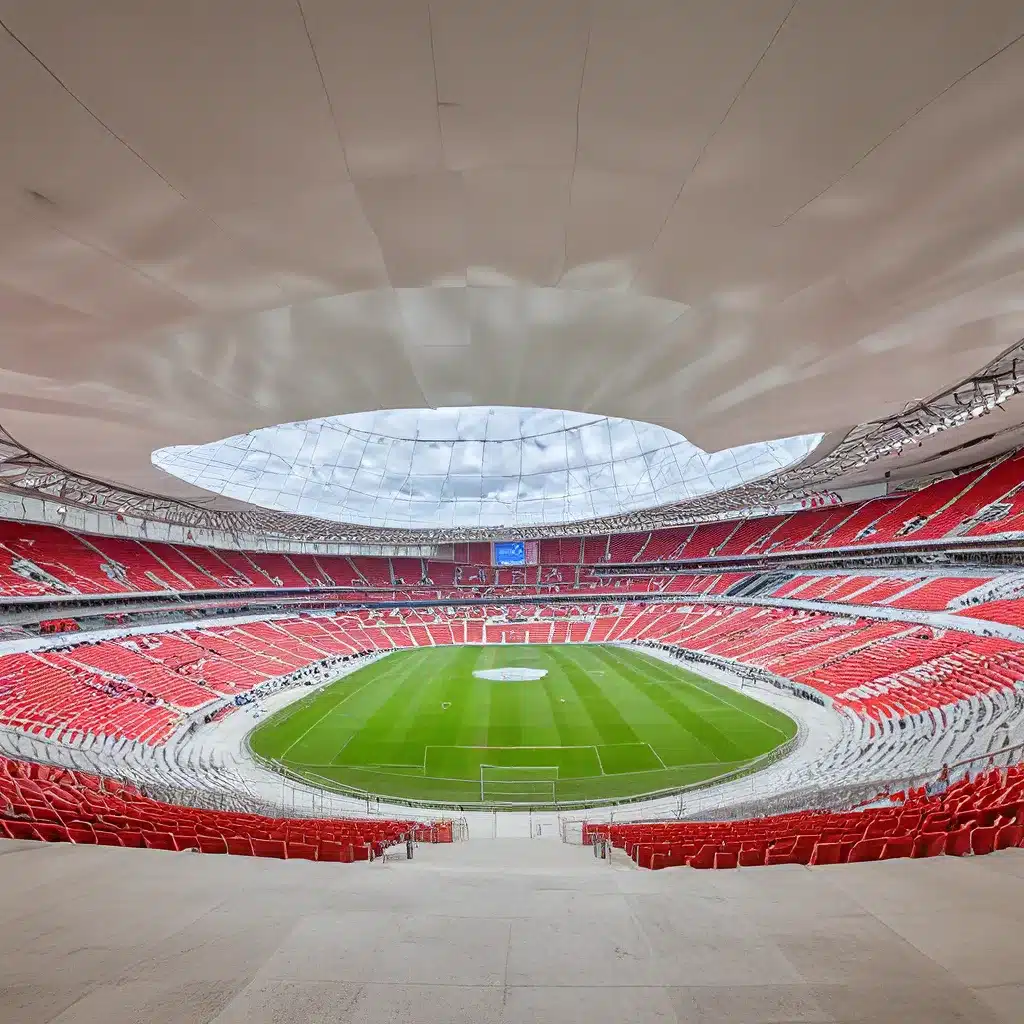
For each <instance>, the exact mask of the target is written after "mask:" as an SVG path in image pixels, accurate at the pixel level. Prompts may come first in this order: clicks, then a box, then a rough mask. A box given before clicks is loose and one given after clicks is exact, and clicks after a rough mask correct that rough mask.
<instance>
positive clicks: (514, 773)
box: [480, 764, 558, 804]
mask: <svg viewBox="0 0 1024 1024" xmlns="http://www.w3.org/2000/svg"><path fill="white" fill-rule="evenodd" d="M557 785H558V766H557V765H537V766H531V767H529V768H509V767H505V766H503V765H493V764H482V765H480V802H481V803H485V804H554V803H557V802H558V801H557V797H556V792H555V790H556V786H557Z"/></svg>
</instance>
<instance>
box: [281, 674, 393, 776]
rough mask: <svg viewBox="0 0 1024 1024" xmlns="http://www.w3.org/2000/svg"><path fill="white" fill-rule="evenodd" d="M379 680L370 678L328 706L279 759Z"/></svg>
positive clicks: (348, 740)
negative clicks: (329, 716) (346, 703)
mask: <svg viewBox="0 0 1024 1024" xmlns="http://www.w3.org/2000/svg"><path fill="white" fill-rule="evenodd" d="M377 681H378V680H376V679H368V680H367V681H366V682H365V683H363V685H362V686H360V687H358V688H357V689H355V690H353V691H352V692H351V693H350V694H349V695H348V696H347V697H342V699H341V700H339V701H338V703H337V704H335V705H333V707H330V708H328V709H327V710H326V711H325V712H324V713H323V714H322V715H321V716H320V717H319V718H318V719H317V720H316V721H315V722H314V723H313V724H312V725H311V726H310V727H309V728H308V729H307V730H306V731H305V732H304V733H303V734H302V735H301V736H299V737H298V738H297V739H296V740H295V742H294V743H291V744H289V745H288V747H287V748H286V749H285V750H283V751H282V752H281V756H280V757H278V761H284V759H285V757H287V755H288V751H289V750H291V749H292V747H294V746H295V744H296V743H298V742H299V741H300V740H304V739H305V738H306V736H307V735H308V734H309V733H311V732H312V731H313V730H314V729H315V728H316V727H317V726H318V725H319V724H320V723H321V722H322V721H323V720H324V719H325V718H326V717H327V716H328V715H333V714H334V712H335V711H337V710H338V708H340V707H341V705H342V704H344V703H345V702H346V701H349V700H351V699H352V698H353V697H354V696H355V695H356V694H357V693H361V692H362V691H363V690H365V689H366V688H367V687H368V686H369V685H370V683H373V682H377ZM351 739H352V737H351V736H349V738H348V739H347V740H345V745H344V746H343V747H342V748H341V750H344V749H345V747H347V746H348V745H349V742H350V741H351ZM341 750H339V751H338V754H340V753H341ZM338 754H335V755H334V756H335V757H337V756H338Z"/></svg>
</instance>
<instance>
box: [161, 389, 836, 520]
mask: <svg viewBox="0 0 1024 1024" xmlns="http://www.w3.org/2000/svg"><path fill="white" fill-rule="evenodd" d="M820 439H821V435H820V434H808V435H803V436H801V437H789V438H785V439H782V440H776V441H765V442H760V443H758V444H749V445H744V446H742V447H739V448H731V449H727V450H725V451H720V452H711V453H709V452H704V451H702V450H701V449H700V448H698V447H697V446H696V445H694V444H691V443H690V442H689V441H687V440H686V438H685V437H683V436H682V435H680V434H677V433H674V432H673V431H671V430H666V429H665V428H664V427H659V426H655V425H653V424H650V423H640V422H637V421H634V420H624V419H616V418H611V417H606V416H594V415H590V414H585V413H575V412H559V411H555V410H550V409H516V408H476V407H474V408H458V409H454V408H453V409H395V410H388V411H384V412H366V413H355V414H351V415H345V416H330V417H325V418H322V419H314V420H305V421H303V422H300V423H283V424H280V425H279V426H274V427H263V428H261V429H259V430H253V431H250V432H249V433H248V434H239V435H236V436H234V437H228V438H225V439H224V440H222V441H214V442H212V443H210V444H204V445H176V446H173V447H170V448H160V449H159V450H157V451H155V452H153V463H154V464H155V465H156V466H158V467H159V468H160V469H162V470H164V471H166V472H167V473H170V474H171V475H173V476H176V477H178V478H180V479H182V480H185V481H187V482H188V483H190V484H194V485H195V486H197V487H202V488H204V489H205V490H208V491H213V492H215V493H216V494H221V495H224V496H226V497H230V498H236V499H238V500H241V501H246V502H250V503H252V504H254V505H260V506H262V507H264V508H268V509H274V510H276V511H282V512H294V513H298V514H300V515H307V516H316V517H318V518H320V519H327V520H332V521H335V522H344V523H358V524H361V525H365V526H378V527H387V528H398V529H403V528H404V529H435V528H449V529H450V528H458V527H467V528H468V527H473V528H487V527H494V528H499V527H500V528H510V527H511V528H514V527H516V526H543V525H555V524H563V523H573V522H579V521H581V520H585V519H593V518H596V517H599V516H607V515H614V514H617V513H622V512H633V511H638V510H640V509H645V508H652V507H655V506H658V505H670V504H674V503H676V502H680V501H685V500H687V499H689V498H695V497H699V496H701V495H706V494H709V493H712V492H714V491H719V490H724V489H726V488H731V487H735V486H738V485H739V484H743V483H747V482H749V481H751V480H755V479H757V478H759V477H763V476H767V475H770V474H773V473H777V472H779V471H780V470H782V469H785V468H786V467H787V466H790V465H792V464H793V463H794V462H797V461H799V460H800V459H802V458H803V457H804V456H805V455H807V453H808V452H809V451H811V449H812V448H814V446H815V445H816V444H817V443H818V441H819V440H820Z"/></svg>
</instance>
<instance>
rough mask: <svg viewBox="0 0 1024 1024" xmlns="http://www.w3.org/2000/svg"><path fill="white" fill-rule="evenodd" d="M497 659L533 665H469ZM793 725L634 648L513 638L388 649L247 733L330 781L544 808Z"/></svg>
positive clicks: (643, 788)
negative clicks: (491, 675)
mask: <svg viewBox="0 0 1024 1024" xmlns="http://www.w3.org/2000/svg"><path fill="white" fill-rule="evenodd" d="M497 669H505V670H508V669H533V670H535V672H534V674H535V675H538V676H539V678H535V679H532V680H526V681H495V680H492V679H487V678H481V677H479V676H477V675H475V674H474V673H476V672H481V671H487V670H497ZM541 672H543V673H545V674H544V675H540V673H541ZM795 732H796V725H795V723H794V722H793V721H792V719H790V718H789V717H788V716H786V715H784V714H782V713H781V712H779V711H776V710H775V709H774V708H770V707H768V706H767V705H765V704H762V703H761V702H759V701H757V700H754V699H753V698H751V697H748V696H746V695H745V694H743V693H738V692H736V691H735V690H732V689H729V688H728V687H724V686H720V685H718V684H717V683H713V682H710V681H709V680H707V679H704V678H702V677H700V676H697V675H694V674H693V673H692V672H688V671H686V670H684V669H682V668H678V667H676V666H674V665H669V664H666V663H665V662H663V661H660V660H658V659H656V658H653V657H650V656H649V655H646V654H643V653H641V652H640V651H637V650H629V649H625V648H621V647H612V646H589V645H566V646H562V645H555V646H551V645H537V646H524V645H518V644H516V645H502V646H490V647H432V648H417V649H415V650H409V651H400V652H396V653H395V654H390V655H388V656H387V657H386V658H383V659H381V660H379V661H376V662H374V663H372V664H369V665H366V666H365V667H363V668H361V669H358V670H357V671H355V672H353V673H351V674H350V675H348V676H345V677H344V678H343V679H340V680H338V681H337V682H336V683H332V684H331V685H330V686H327V687H326V688H324V689H322V690H319V691H317V692H316V693H313V694H310V695H309V696H307V697H305V698H304V699H302V700H300V701H298V702H297V703H295V704H291V705H289V706H288V707H286V708H284V709H282V710H281V711H279V712H278V713H276V714H275V715H273V716H271V717H270V718H268V719H267V720H266V721H264V722H263V723H262V724H260V725H259V726H258V727H257V729H256V730H255V731H254V732H253V733H252V734H251V737H250V744H251V747H252V749H253V751H254V752H255V753H256V754H258V755H260V756H262V757H264V758H268V759H271V760H273V761H275V762H278V763H279V764H280V765H282V766H283V767H285V768H287V769H289V770H290V771H291V772H294V773H297V774H299V775H302V776H304V777H305V778H308V779H309V780H310V781H312V782H315V783H316V784H318V785H320V786H323V787H325V788H333V789H338V790H349V789H356V790H359V791H360V792H365V793H371V794H375V795H378V796H381V797H392V798H398V799H411V800H424V801H431V802H434V803H444V804H457V805H458V804H461V805H469V804H480V803H484V804H489V805H490V804H493V805H501V804H507V805H517V806H532V807H542V806H550V805H552V804H556V803H557V804H572V803H574V802H576V803H580V802H584V801H592V800H593V801H597V800H615V799H621V798H624V797H636V796H641V795H643V794H646V793H654V792H658V791H663V790H666V789H672V788H676V787H682V786H687V785H691V784H694V783H700V782H704V781H707V780H709V779H713V778H715V777H717V776H719V775H723V774H725V773H727V772H732V771H735V770H737V769H742V768H743V767H745V766H746V765H747V764H749V762H751V761H752V760H754V759H756V758H758V757H760V756H761V755H763V754H765V753H767V752H768V751H771V750H774V749H775V748H776V747H778V746H779V745H780V744H782V743H785V742H786V741H787V740H788V739H790V737H792V736H793V735H794V733H795Z"/></svg>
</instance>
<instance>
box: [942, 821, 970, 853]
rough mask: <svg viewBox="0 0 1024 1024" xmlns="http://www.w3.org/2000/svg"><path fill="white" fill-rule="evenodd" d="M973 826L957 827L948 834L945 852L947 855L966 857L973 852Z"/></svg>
mask: <svg viewBox="0 0 1024 1024" xmlns="http://www.w3.org/2000/svg"><path fill="white" fill-rule="evenodd" d="M971 831H972V829H971V827H970V825H967V826H965V827H964V828H960V829H957V830H956V831H955V832H950V833H949V834H948V835H947V836H946V845H945V846H944V847H943V853H945V854H946V856H947V857H966V856H967V855H968V854H969V853H970V852H971Z"/></svg>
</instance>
